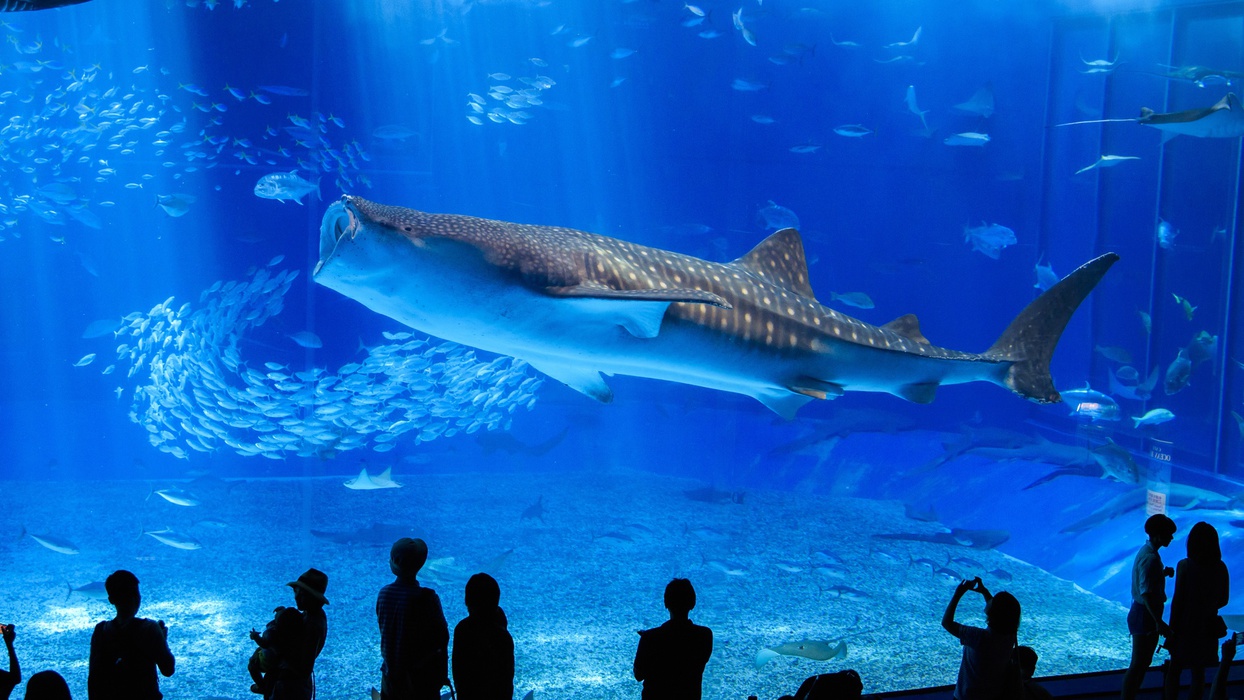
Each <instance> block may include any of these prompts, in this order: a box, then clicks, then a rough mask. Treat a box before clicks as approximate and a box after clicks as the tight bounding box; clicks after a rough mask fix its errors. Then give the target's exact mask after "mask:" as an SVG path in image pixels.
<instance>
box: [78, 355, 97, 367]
mask: <svg viewBox="0 0 1244 700" xmlns="http://www.w3.org/2000/svg"><path fill="white" fill-rule="evenodd" d="M94 361H95V353H90V354H88V355H83V356H82V359H81V360H78V361H77V362H75V363H73V366H74V367H86V366H87V365H89V364H91V363H92V362H94Z"/></svg>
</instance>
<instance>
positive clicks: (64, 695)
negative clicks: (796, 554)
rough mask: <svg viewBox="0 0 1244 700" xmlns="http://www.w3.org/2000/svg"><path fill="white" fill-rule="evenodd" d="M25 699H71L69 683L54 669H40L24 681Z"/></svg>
mask: <svg viewBox="0 0 1244 700" xmlns="http://www.w3.org/2000/svg"><path fill="white" fill-rule="evenodd" d="M26 700H71V696H70V695H69V684H68V683H66V682H65V679H64V678H62V677H61V675H60V674H59V673H57V672H56V671H40V672H38V673H36V674H35V675H33V676H31V677H30V680H28V681H26Z"/></svg>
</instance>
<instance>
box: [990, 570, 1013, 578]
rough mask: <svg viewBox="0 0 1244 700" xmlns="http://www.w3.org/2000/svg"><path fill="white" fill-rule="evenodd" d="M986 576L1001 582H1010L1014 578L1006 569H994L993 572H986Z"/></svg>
mask: <svg viewBox="0 0 1244 700" xmlns="http://www.w3.org/2000/svg"><path fill="white" fill-rule="evenodd" d="M986 575H988V576H993V577H994V578H996V579H998V580H999V581H1010V580H1011V579H1012V578H1013V577H1012V576H1011V574H1010V573H1008V572H1007V571H1005V570H1004V569H994V570H993V571H988V572H986Z"/></svg>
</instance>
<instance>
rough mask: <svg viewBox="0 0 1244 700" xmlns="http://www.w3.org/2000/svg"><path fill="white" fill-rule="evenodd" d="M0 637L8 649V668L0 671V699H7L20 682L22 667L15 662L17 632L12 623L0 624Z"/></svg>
mask: <svg viewBox="0 0 1244 700" xmlns="http://www.w3.org/2000/svg"><path fill="white" fill-rule="evenodd" d="M0 637H3V638H4V646H5V647H6V648H7V649H8V650H9V670H7V671H0V700H9V694H10V693H12V692H13V689H14V688H16V687H17V685H18V684H19V683H21V682H22V667H21V665H20V664H18V663H17V652H16V651H14V650H13V640H15V639H17V632H16V631H15V630H14V629H13V625H0Z"/></svg>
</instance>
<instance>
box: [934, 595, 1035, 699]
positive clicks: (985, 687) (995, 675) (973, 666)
mask: <svg viewBox="0 0 1244 700" xmlns="http://www.w3.org/2000/svg"><path fill="white" fill-rule="evenodd" d="M968 591H976V592H978V593H980V594H981V596H983V597H984V598H985V629H981V628H979V627H972V626H971V625H964V624H961V623H959V622H956V621H955V609H956V608H957V607H958V606H959V599H960V598H962V597H963V595H964V594H965V593H967V592H968ZM1019 620H1020V606H1019V601H1018V600H1016V598H1015V596H1013V595H1011V594H1010V593H1007V592H1006V591H1001V592H999V593H998V594H997V595H992V594H990V593H989V589H987V588H985V584H984V583H982V582H981V580H980V577H979V576H977V577H976V578H973V579H968V580H964V581H960V582H959V585H958V586H956V587H955V594H954V596H952V597H951V599H950V603H948V604H947V605H946V612H945V613H944V614H943V615H942V627H943V628H945V630H946V631H947V632H949V633H951V634H952V635H954V636H955V637H956V638H957V639H958V640H959V643H960V644H962V645H963V658H962V659H961V660H960V662H959V677H958V679H957V680H956V681H955V700H996V699H997V698H999V697H1003V696H1004V694H1005V693H1006V691H1007V690H1008V689H1007V688H1006V681H1007V669H1008V666H1009V665H1010V662H1011V652H1012V650H1014V648H1015V645H1016V643H1017V642H1016V637H1017V635H1018V634H1019Z"/></svg>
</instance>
